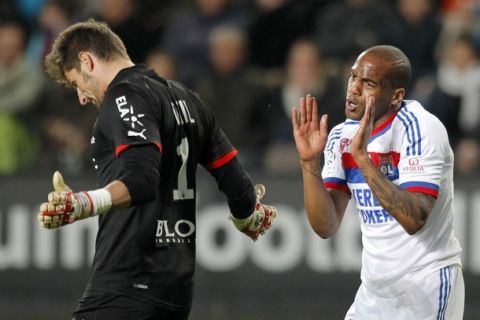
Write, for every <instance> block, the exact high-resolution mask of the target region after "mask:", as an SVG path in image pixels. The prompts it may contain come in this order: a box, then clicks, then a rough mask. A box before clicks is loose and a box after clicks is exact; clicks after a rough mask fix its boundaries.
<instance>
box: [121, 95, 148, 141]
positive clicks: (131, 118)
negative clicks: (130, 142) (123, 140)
mask: <svg viewBox="0 0 480 320" xmlns="http://www.w3.org/2000/svg"><path fill="white" fill-rule="evenodd" d="M115 103H116V104H117V109H118V112H120V118H121V119H122V120H123V121H125V122H128V123H129V125H130V128H132V130H128V131H127V136H129V137H141V138H143V139H144V140H147V137H146V136H145V131H147V129H142V128H141V127H143V122H142V121H141V119H142V118H143V117H145V114H143V113H135V111H134V109H133V106H132V105H130V106H129V105H128V102H127V98H126V97H125V96H121V97H118V98H116V99H115ZM140 129H142V130H141V131H139V130H140Z"/></svg>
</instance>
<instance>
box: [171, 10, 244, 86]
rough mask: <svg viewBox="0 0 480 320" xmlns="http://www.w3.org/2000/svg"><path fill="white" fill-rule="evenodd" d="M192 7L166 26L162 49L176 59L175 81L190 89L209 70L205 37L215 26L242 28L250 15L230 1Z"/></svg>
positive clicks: (206, 37) (206, 39)
mask: <svg viewBox="0 0 480 320" xmlns="http://www.w3.org/2000/svg"><path fill="white" fill-rule="evenodd" d="M194 2H195V6H194V7H193V8H188V9H186V10H184V11H182V12H181V13H179V14H178V15H177V16H176V17H174V18H173V19H172V20H171V21H170V22H169V24H168V25H167V26H166V30H165V32H164V34H163V40H162V43H161V47H162V48H163V49H165V50H167V51H168V52H170V53H172V54H173V55H174V56H175V60H176V61H177V62H178V79H179V80H180V81H181V82H183V83H185V84H187V85H189V86H192V85H193V84H194V83H195V81H196V78H197V77H198V76H199V75H200V74H201V73H202V72H204V71H205V70H206V69H207V68H208V37H209V34H210V32H211V31H212V30H213V29H214V28H215V27H217V26H220V25H224V24H229V25H235V26H239V27H245V26H246V25H247V23H248V21H249V15H248V13H247V11H246V10H245V9H244V8H243V7H237V6H234V5H233V4H231V0H195V1H194Z"/></svg>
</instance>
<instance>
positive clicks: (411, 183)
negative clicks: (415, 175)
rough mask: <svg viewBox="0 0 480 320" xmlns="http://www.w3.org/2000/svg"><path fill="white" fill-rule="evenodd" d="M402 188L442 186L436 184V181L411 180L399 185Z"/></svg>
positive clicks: (438, 187)
mask: <svg viewBox="0 0 480 320" xmlns="http://www.w3.org/2000/svg"><path fill="white" fill-rule="evenodd" d="M399 187H400V188H402V189H406V188H409V187H424V188H429V189H433V190H437V191H438V190H440V186H438V185H436V184H434V183H429V182H422V181H409V182H404V183H401V184H400V185H399Z"/></svg>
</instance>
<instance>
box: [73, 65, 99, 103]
mask: <svg viewBox="0 0 480 320" xmlns="http://www.w3.org/2000/svg"><path fill="white" fill-rule="evenodd" d="M80 68H81V69H80V71H77V70H76V69H71V70H68V71H65V78H66V79H67V81H68V82H69V83H70V85H71V86H72V87H74V88H75V89H76V90H77V94H78V100H79V101H80V104H81V105H85V104H87V103H93V104H94V105H96V106H97V107H98V106H100V104H101V103H102V101H103V98H104V96H105V94H104V93H103V92H102V91H101V90H100V85H99V83H98V81H97V80H96V79H95V77H93V76H92V75H90V74H88V73H87V72H86V71H85V70H83V64H82V65H81V67H80Z"/></svg>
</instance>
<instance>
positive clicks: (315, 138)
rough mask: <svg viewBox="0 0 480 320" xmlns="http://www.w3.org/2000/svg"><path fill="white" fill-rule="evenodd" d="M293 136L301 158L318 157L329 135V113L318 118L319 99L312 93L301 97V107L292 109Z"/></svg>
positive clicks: (312, 158)
mask: <svg viewBox="0 0 480 320" xmlns="http://www.w3.org/2000/svg"><path fill="white" fill-rule="evenodd" d="M292 125H293V136H294V138H295V144H296V146H297V151H298V154H299V157H300V160H303V161H310V160H314V159H318V157H319V156H320V154H321V153H322V152H323V150H324V149H325V145H326V143H327V137H328V128H327V115H323V116H322V118H321V120H320V121H319V120H318V106H317V100H316V99H315V98H314V97H312V96H311V95H307V96H306V97H302V98H300V107H299V109H298V110H297V108H293V109H292Z"/></svg>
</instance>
